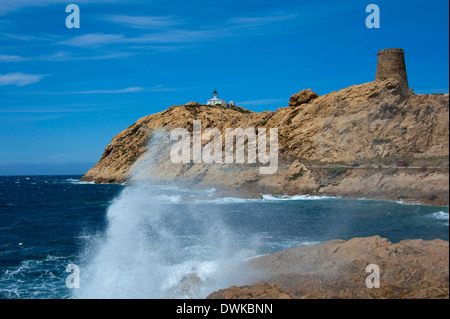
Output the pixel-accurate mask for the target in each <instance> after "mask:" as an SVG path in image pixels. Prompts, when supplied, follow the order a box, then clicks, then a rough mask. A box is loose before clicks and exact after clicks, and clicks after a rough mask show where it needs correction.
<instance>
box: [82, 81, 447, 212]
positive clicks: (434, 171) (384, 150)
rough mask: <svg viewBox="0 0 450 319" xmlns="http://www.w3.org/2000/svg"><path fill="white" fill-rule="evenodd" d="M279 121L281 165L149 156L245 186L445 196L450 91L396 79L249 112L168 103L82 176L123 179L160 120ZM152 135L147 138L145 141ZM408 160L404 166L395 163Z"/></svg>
mask: <svg viewBox="0 0 450 319" xmlns="http://www.w3.org/2000/svg"><path fill="white" fill-rule="evenodd" d="M194 120H201V121H202V129H203V130H204V129H206V128H208V127H213V128H217V129H219V130H220V131H221V132H222V133H223V132H224V130H225V128H238V127H240V128H243V129H246V128H255V129H257V128H267V129H269V128H278V131H279V159H280V166H279V169H278V172H277V173H276V174H273V175H261V174H259V172H258V170H257V167H255V165H243V164H240V165H231V164H212V165H205V164H195V165H194V164H173V163H172V162H171V161H170V160H167V157H166V158H165V160H160V161H158V162H157V163H156V164H155V165H153V167H152V169H153V171H152V177H153V178H155V179H169V180H170V179H180V180H184V181H190V182H193V183H195V184H196V185H201V184H214V185H219V186H220V185H222V186H224V187H225V188H228V189H230V190H234V191H239V193H240V194H245V195H246V196H256V195H257V194H259V193H261V192H267V193H273V194H298V193H308V194H329V195H340V196H348V197H368V198H388V199H402V200H417V201H421V202H427V203H433V204H445V205H448V201H449V195H448V194H449V186H448V185H449V179H448V155H449V95H448V94H435V95H416V94H411V95H403V94H402V90H401V87H400V84H399V82H398V81H397V80H395V79H388V80H384V81H374V82H369V83H365V84H361V85H355V86H351V87H349V88H346V89H343V90H340V91H337V92H331V93H329V94H326V95H323V96H318V95H317V94H315V93H314V92H312V91H311V90H304V91H301V92H299V93H297V94H295V95H293V96H292V97H291V99H290V102H289V106H288V107H285V108H280V109H278V110H277V111H274V112H269V111H266V112H262V113H255V112H251V111H248V110H245V109H242V108H235V109H225V108H222V107H219V106H205V105H198V104H197V103H190V105H178V106H172V107H170V108H169V109H167V110H166V111H164V112H161V113H158V114H153V115H149V116H146V117H144V118H142V119H140V120H138V121H137V122H136V123H135V124H133V125H131V126H130V127H128V128H127V129H126V130H124V131H123V132H121V133H119V134H118V135H117V136H115V137H114V138H113V140H112V141H111V143H110V144H109V145H108V146H107V147H106V149H105V151H104V153H103V155H102V157H101V159H100V160H99V161H98V163H97V164H96V165H95V166H94V167H93V168H92V169H91V170H89V171H88V172H87V173H86V175H85V176H83V178H82V180H85V181H95V182H97V183H104V182H125V181H127V180H128V179H129V177H130V175H131V172H132V169H133V167H135V166H136V165H137V163H139V162H140V161H141V160H142V159H143V158H144V156H143V154H144V153H145V151H146V150H147V149H148V147H152V143H151V142H150V143H148V142H149V140H150V141H151V139H150V138H151V137H152V136H153V135H154V134H155V132H157V131H160V130H172V129H175V128H186V129H188V130H189V131H192V126H193V121H194ZM149 144H150V145H149ZM398 160H407V161H408V162H409V164H410V168H408V169H406V168H397V167H396V166H395V163H396V161H398Z"/></svg>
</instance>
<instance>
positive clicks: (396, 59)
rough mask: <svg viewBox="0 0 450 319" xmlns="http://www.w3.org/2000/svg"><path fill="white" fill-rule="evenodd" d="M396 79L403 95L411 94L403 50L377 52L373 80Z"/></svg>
mask: <svg viewBox="0 0 450 319" xmlns="http://www.w3.org/2000/svg"><path fill="white" fill-rule="evenodd" d="M391 78H394V79H397V80H399V81H400V87H401V89H402V93H403V95H405V96H407V95H410V94H411V90H410V89H409V85H408V77H407V75H406V65H405V51H403V49H385V50H381V51H379V52H378V64H377V75H376V78H375V80H379V81H383V80H387V79H391Z"/></svg>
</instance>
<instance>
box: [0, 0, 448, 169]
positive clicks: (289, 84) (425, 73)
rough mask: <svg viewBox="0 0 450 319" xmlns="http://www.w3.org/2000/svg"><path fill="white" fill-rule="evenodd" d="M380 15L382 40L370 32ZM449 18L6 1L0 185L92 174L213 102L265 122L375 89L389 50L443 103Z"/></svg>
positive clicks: (308, 8)
mask: <svg viewBox="0 0 450 319" xmlns="http://www.w3.org/2000/svg"><path fill="white" fill-rule="evenodd" d="M70 3H76V4H78V5H79V7H80V10H81V28H80V29H68V28H66V26H65V20H66V17H67V16H68V13H66V12H65V8H66V6H67V5H68V4H70ZM371 3H375V4H377V5H378V6H379V7H380V11H381V28H380V29H368V28H367V27H366V25H365V20H366V17H367V15H368V13H366V12H365V8H366V6H367V5H368V4H371ZM448 6H449V3H448V1H447V0H445V1H443V0H434V1H384V0H383V1H372V2H371V1H361V0H358V1H355V0H353V1H284V0H278V1H260V0H258V1H253V0H251V1H234V0H228V1H211V0H210V1H197V0H191V1H186V0H184V1H180V0H175V1H167V0H165V1H159V0H151V1H148V0H147V1H140V0H89V1H88V0H78V1H73V2H69V1H62V0H0V145H1V146H0V175H2V174H3V175H4V174H8V173H10V174H20V173H24V174H25V173H30V172H31V173H43V174H45V173H48V169H43V168H42V167H49V165H50V166H51V165H52V164H54V165H59V166H61V165H62V166H63V167H64V168H65V170H66V171H67V173H68V174H71V173H80V174H81V173H84V170H85V167H86V165H87V166H89V164H90V163H92V164H93V163H95V162H96V161H97V160H98V159H99V158H100V156H101V154H102V152H103V150H104V148H105V146H106V145H107V144H108V143H109V142H110V141H111V139H112V138H113V136H114V135H116V134H117V133H119V132H120V131H121V130H123V129H125V128H126V127H128V126H129V125H131V124H132V123H134V122H135V121H136V120H137V119H139V118H141V117H143V116H146V115H148V114H152V113H156V112H160V111H162V110H164V109H166V108H167V107H169V106H171V105H176V104H185V103H187V102H189V101H198V102H206V100H207V99H208V98H210V96H211V92H212V91H213V90H214V89H217V90H218V92H219V97H220V98H223V99H225V100H227V101H229V100H233V101H236V102H237V104H238V105H242V106H243V107H246V108H249V109H251V110H253V111H258V112H259V111H264V110H276V109H277V108H278V107H284V106H287V104H288V101H289V97H290V96H291V95H292V94H294V93H296V92H298V91H300V90H302V89H306V88H311V89H312V90H313V91H316V92H318V93H319V94H326V93H329V92H331V91H336V90H339V89H342V88H345V87H348V86H350V85H353V84H360V83H364V82H369V81H372V80H374V78H375V70H376V59H377V51H378V50H381V49H385V48H397V47H399V48H403V49H404V50H405V52H406V64H407V69H408V77H409V84H410V87H411V88H413V89H414V90H415V91H416V93H438V92H445V93H446V92H448V87H449V84H448V82H449V74H448V68H449V65H448V64H449V34H448V27H449V19H448V10H449V8H448ZM19 163H20V164H21V165H18V164H19ZM22 164H27V165H28V166H27V165H22ZM44 164H45V165H44ZM30 165H31V166H30ZM32 165H35V166H36V169H35V170H30V169H28V170H27V169H24V168H23V167H32ZM20 167H22V168H20Z"/></svg>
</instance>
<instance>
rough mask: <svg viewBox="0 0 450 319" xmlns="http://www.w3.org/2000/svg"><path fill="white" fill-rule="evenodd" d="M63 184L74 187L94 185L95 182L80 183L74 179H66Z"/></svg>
mask: <svg viewBox="0 0 450 319" xmlns="http://www.w3.org/2000/svg"><path fill="white" fill-rule="evenodd" d="M64 182H65V183H69V184H74V185H94V184H95V182H86V181H80V180H78V179H75V178H68V179H66V180H64Z"/></svg>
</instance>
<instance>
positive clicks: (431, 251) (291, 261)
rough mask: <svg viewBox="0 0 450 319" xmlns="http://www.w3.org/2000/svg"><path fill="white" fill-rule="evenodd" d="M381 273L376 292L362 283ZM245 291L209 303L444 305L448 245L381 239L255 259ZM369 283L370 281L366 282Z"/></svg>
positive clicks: (236, 290)
mask: <svg viewBox="0 0 450 319" xmlns="http://www.w3.org/2000/svg"><path fill="white" fill-rule="evenodd" d="M368 265H376V266H378V270H379V288H376V287H372V288H368V287H367V285H366V280H367V278H368V277H369V276H371V275H372V274H373V273H374V271H373V270H372V269H369V271H368V270H367V266H368ZM247 267H249V269H251V270H252V272H253V273H254V274H255V275H254V278H253V279H252V280H251V281H252V283H250V284H249V285H247V286H241V287H236V286H232V287H229V288H227V289H222V290H219V291H216V292H213V293H211V294H210V295H209V296H208V297H207V298H208V299H403V298H405V299H417V298H419V299H448V298H449V243H448V242H446V241H443V240H440V239H435V240H432V241H423V240H420V239H417V240H403V241H401V242H399V243H397V244H393V243H391V242H389V241H388V240H387V239H385V238H381V237H379V236H373V237H366V238H353V239H351V240H348V241H344V240H332V241H328V242H324V243H321V244H314V245H310V246H301V247H294V248H291V249H289V250H287V251H282V252H279V253H275V254H270V255H266V256H261V257H257V258H255V259H252V260H250V261H249V262H248V265H247ZM369 281H370V282H372V278H370V279H369Z"/></svg>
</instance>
